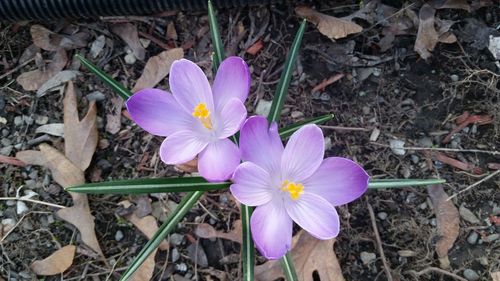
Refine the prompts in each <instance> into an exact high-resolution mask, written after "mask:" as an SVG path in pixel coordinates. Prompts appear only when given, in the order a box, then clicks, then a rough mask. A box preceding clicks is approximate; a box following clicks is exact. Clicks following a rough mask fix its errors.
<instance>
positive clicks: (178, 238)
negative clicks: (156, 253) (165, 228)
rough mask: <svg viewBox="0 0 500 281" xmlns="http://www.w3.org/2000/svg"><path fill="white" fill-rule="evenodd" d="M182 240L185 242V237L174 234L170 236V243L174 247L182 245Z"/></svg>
mask: <svg viewBox="0 0 500 281" xmlns="http://www.w3.org/2000/svg"><path fill="white" fill-rule="evenodd" d="M182 240H184V235H181V234H178V233H174V234H172V235H170V240H169V241H170V243H171V244H172V245H174V246H179V245H180V244H181V243H182Z"/></svg>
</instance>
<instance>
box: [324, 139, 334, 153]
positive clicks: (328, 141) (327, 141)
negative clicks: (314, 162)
mask: <svg viewBox="0 0 500 281" xmlns="http://www.w3.org/2000/svg"><path fill="white" fill-rule="evenodd" d="M332 146H333V145H332V139H331V138H329V137H325V151H327V150H329V149H331V148H332Z"/></svg>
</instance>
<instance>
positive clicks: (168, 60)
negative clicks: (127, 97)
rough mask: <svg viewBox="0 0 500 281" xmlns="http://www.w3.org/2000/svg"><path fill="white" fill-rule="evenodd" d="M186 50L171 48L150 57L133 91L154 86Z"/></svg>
mask: <svg viewBox="0 0 500 281" xmlns="http://www.w3.org/2000/svg"><path fill="white" fill-rule="evenodd" d="M183 57H184V51H183V50H182V48H175V49H170V50H168V51H164V52H161V53H160V54H159V55H157V56H154V57H151V58H149V60H148V62H147V63H146V66H145V67H144V70H143V72H142V75H141V77H139V79H138V80H137V83H135V86H134V88H133V89H132V92H134V93H135V92H137V91H139V90H142V89H144V88H153V87H154V86H156V84H158V83H159V82H160V81H161V80H163V78H165V77H166V76H167V75H168V73H169V72H170V67H171V66H172V63H174V61H175V60H179V59H182V58H183Z"/></svg>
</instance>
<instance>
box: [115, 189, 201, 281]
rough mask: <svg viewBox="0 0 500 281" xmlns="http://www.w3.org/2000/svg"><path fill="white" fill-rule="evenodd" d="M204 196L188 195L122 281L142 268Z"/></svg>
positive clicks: (138, 256) (197, 192) (191, 193)
mask: <svg viewBox="0 0 500 281" xmlns="http://www.w3.org/2000/svg"><path fill="white" fill-rule="evenodd" d="M202 195H203V191H196V192H190V193H188V194H187V195H186V196H185V197H184V198H183V199H182V201H181V202H180V203H179V206H177V208H176V209H175V210H174V212H173V213H172V214H171V215H170V216H169V217H168V218H167V220H166V221H165V222H164V223H163V224H162V225H161V226H160V228H159V229H158V231H157V232H156V233H155V235H154V236H153V237H152V238H151V240H149V241H148V243H146V245H145V246H144V248H143V249H142V250H141V252H140V253H139V255H137V257H136V258H135V260H134V261H133V262H132V264H131V265H130V267H129V268H128V269H127V271H125V273H124V274H123V275H122V277H121V278H120V280H123V281H125V280H128V279H129V278H130V277H131V276H132V275H133V274H134V272H135V271H136V270H137V269H138V268H139V267H140V266H141V264H142V263H143V262H144V261H145V260H146V259H147V258H148V256H149V255H150V254H151V253H152V252H153V251H154V249H156V248H157V247H158V246H159V245H160V243H161V241H163V239H165V237H166V236H167V234H169V233H170V232H171V231H172V230H174V228H175V227H176V226H177V223H179V221H180V220H181V219H182V218H183V217H184V216H185V215H186V213H187V212H188V211H189V210H190V209H191V208H192V207H193V206H194V204H196V202H198V199H200V197H201V196H202Z"/></svg>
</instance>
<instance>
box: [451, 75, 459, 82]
mask: <svg viewBox="0 0 500 281" xmlns="http://www.w3.org/2000/svg"><path fill="white" fill-rule="evenodd" d="M450 78H451V81H453V82H458V79H459V78H458V75H456V74H453V75H451V76H450Z"/></svg>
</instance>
